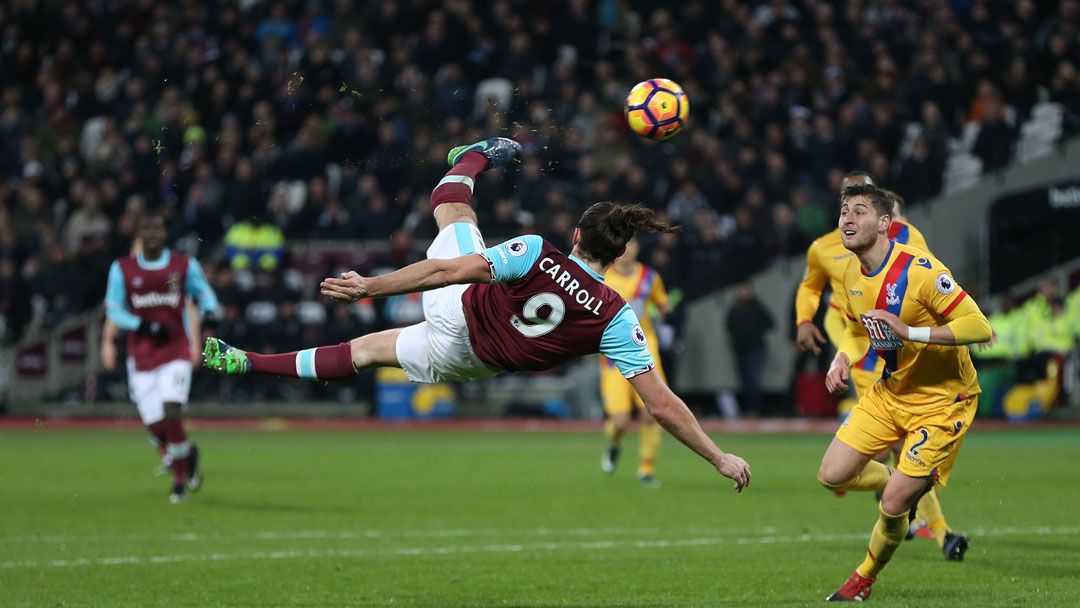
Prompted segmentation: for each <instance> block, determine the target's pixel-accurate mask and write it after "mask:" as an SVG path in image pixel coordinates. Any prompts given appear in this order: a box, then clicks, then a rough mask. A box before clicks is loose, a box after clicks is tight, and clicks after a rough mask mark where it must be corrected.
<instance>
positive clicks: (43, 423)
mask: <svg viewBox="0 0 1080 608" xmlns="http://www.w3.org/2000/svg"><path fill="white" fill-rule="evenodd" d="M839 424H840V422H839V421H838V420H831V419H826V420H809V419H799V418H776V419H762V420H740V421H737V422H726V421H723V420H702V421H701V426H702V427H703V428H704V429H705V430H706V431H709V432H715V433H832V432H835V431H836V428H837V426H839ZM187 426H188V428H190V429H193V430H214V431H369V432H370V431H487V432H493V433H502V432H522V431H526V432H541V433H564V432H577V433H581V432H599V431H600V429H601V423H600V421H598V420H545V419H528V418H509V419H473V420H407V421H387V420H378V419H355V418H194V419H188V420H187ZM974 426H975V429H976V430H977V431H1006V430H1060V429H1077V428H1080V420H1056V421H1055V420H1051V421H1046V420H1042V421H1038V422H1029V423H1011V422H1007V421H1004V420H978V421H976V422H975V425H974ZM140 428H142V424H141V423H140V422H139V419H138V418H8V417H0V430H47V429H49V430H84V429H105V430H132V429H140Z"/></svg>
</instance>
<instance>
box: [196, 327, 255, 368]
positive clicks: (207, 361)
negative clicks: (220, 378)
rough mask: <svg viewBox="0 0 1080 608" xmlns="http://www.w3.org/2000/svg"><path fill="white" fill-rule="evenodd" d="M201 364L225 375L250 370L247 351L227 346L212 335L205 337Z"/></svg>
mask: <svg viewBox="0 0 1080 608" xmlns="http://www.w3.org/2000/svg"><path fill="white" fill-rule="evenodd" d="M203 365H205V366H206V367H209V368H210V369H212V370H214V371H215V372H217V373H219V374H225V375H227V376H243V375H244V374H247V373H248V372H249V371H251V360H249V359H248V357H247V351H242V350H240V349H239V348H236V347H234V346H229V345H228V344H226V343H225V342H224V341H223V340H219V339H217V338H214V337H210V338H207V339H206V347H205V348H203Z"/></svg>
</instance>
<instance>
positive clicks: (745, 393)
mask: <svg viewBox="0 0 1080 608" xmlns="http://www.w3.org/2000/svg"><path fill="white" fill-rule="evenodd" d="M727 328H728V333H729V334H730V335H731V349H732V351H733V352H734V355H735V365H736V368H737V369H738V372H739V381H740V383H741V385H742V387H741V393H742V399H741V401H742V410H743V413H744V414H746V415H747V416H750V417H757V416H758V415H759V414H761V369H762V368H763V367H764V366H765V333H766V332H768V331H769V330H770V329H772V328H773V319H772V315H770V314H769V311H768V310H766V309H765V307H764V306H763V305H762V304H761V302H759V301H758V299H757V295H756V294H755V293H754V288H753V286H752V285H750V284H749V283H740V284H739V286H738V287H737V288H736V292H735V304H734V305H733V306H732V307H731V310H730V311H729V312H728V317H727Z"/></svg>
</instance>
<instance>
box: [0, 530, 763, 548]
mask: <svg viewBox="0 0 1080 608" xmlns="http://www.w3.org/2000/svg"><path fill="white" fill-rule="evenodd" d="M663 531H664V530H661V529H660V528H524V529H519V530H512V529H511V530H507V529H497V528H481V529H471V530H470V529H466V528H456V529H448V530H280V531H279V530H265V531H260V532H252V533H250V534H240V535H224V534H195V533H190V532H189V533H184V534H167V535H160V534H87V535H78V534H70V535H60V534H35V535H32V536H9V537H6V538H5V537H0V545H3V544H20V543H47V544H67V543H78V542H95V543H102V542H134V541H145V540H164V541H169V542H203V541H215V540H252V539H254V540H290V539H305V538H330V539H355V538H460V537H469V536H598V535H611V536H625V535H628V534H659V533H661V532H663ZM702 531H706V532H708V533H711V534H738V533H743V532H745V531H740V530H738V529H736V528H731V529H728V530H717V529H711V530H697V529H687V530H683V532H685V533H700V532H702ZM762 531H763V532H766V533H768V532H775V531H776V530H775V528H763V529H762Z"/></svg>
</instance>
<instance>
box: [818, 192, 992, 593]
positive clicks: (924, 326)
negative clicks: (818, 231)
mask: <svg viewBox="0 0 1080 608" xmlns="http://www.w3.org/2000/svg"><path fill="white" fill-rule="evenodd" d="M892 212H893V211H892V202H891V201H890V200H889V198H888V197H887V196H886V194H885V192H884V191H882V190H881V189H880V188H877V187H875V186H870V185H858V186H850V187H848V188H845V189H844V190H843V192H842V193H841V211H840V230H841V235H842V239H843V244H844V247H846V248H847V249H848V250H850V251H851V252H852V253H854V254H855V256H856V257H854V258H852V259H850V260H849V262H848V266H847V268H846V269H845V271H844V275H843V277H842V282H841V284H842V285H843V286H844V288H845V289H846V293H847V297H846V298H845V299H844V301H843V303H842V304H841V307H842V311H841V312H843V313H844V314H845V316H846V317H847V318H848V319H849V320H851V321H857V324H856V323H850V324H848V325H847V327H846V329H845V333H844V337H843V340H842V342H841V344H840V348H839V349H838V352H837V354H836V358H835V359H833V363H832V365H831V367H830V368H829V373H828V375H827V376H826V382H825V383H826V387H827V388H828V390H829V391H830V392H832V393H833V394H834V395H835V394H841V393H843V392H845V391H847V390H848V381H849V379H850V378H851V373H850V370H851V362H852V361H854V360H856V359H859V358H861V357H863V356H864V355H865V353H866V351H867V349H868V348H873V349H874V350H875V352H877V354H878V355H879V356H880V357H881V358H882V359H884V361H885V368H884V371H883V373H882V378H881V380H880V381H879V382H876V383H874V385H873V386H871V387H870V389H869V390H867V391H866V392H865V393H863V394H862V395H861V396H860V397H859V403H858V404H857V405H856V406H855V408H854V409H853V410H852V412H851V415H850V416H849V417H848V418H847V420H845V421H844V423H843V425H842V426H841V427H840V429H839V430H838V431H837V432H836V437H835V438H834V439H833V441H832V443H831V444H830V445H829V448H828V450H827V451H826V453H825V456H824V457H823V458H822V462H821V467H820V469H819V470H818V479H819V481H820V482H821V484H822V485H823V486H825V487H826V488H827V489H829V490H832V491H837V490H863V491H877V490H881V491H883V496H882V499H881V502H880V505H879V515H878V522H877V525H876V526H875V527H874V530H873V533H872V534H871V537H870V545H869V548H868V551H867V556H866V559H865V560H864V561H863V563H862V564H860V565H859V567H858V568H857V569H856V570H855V572H854V573H852V575H851V577H850V578H849V579H848V581H847V582H846V583H844V585H843V586H841V587H840V589H838V590H837V591H836V592H835V593H833V594H832V595H831V596H829V598H828V599H829V600H830V601H852V600H854V601H862V600H865V599H867V598H868V597H870V589H871V585H872V584H873V582H874V581H875V580H876V578H877V575H878V573H880V572H881V570H882V569H883V568H884V567H885V565H886V564H887V563H888V562H889V560H890V559H891V558H892V556H893V553H895V552H896V549H897V547H899V545H900V543H902V542H903V540H904V537H905V536H906V535H907V532H908V514H909V512H910V511H911V509H912V507H914V506H915V504H916V503H917V502H918V500H919V498H920V497H921V496H922V495H923V494H924V493H926V492H927V491H929V490H930V489H931V487H932V486H933V485H934V484H935V483H940V484H941V485H945V484H946V483H947V482H948V479H949V473H950V472H951V470H952V467H953V465H954V464H955V462H956V457H957V455H958V453H959V450H960V445H961V443H962V442H963V439H964V435H965V434H966V433H967V430H968V428H969V427H970V426H971V422H972V420H973V419H974V418H975V411H976V409H977V404H978V394H979V392H980V388H979V383H978V378H977V375H976V373H975V368H974V366H973V365H972V363H971V355H970V352H969V350H968V349H967V348H965V347H964V346H966V345H967V344H975V343H979V342H987V341H989V340H990V339H991V335H992V334H991V329H990V323H989V322H988V321H987V320H986V317H985V316H984V315H983V313H982V311H980V310H979V307H978V305H977V304H976V303H975V302H974V300H972V299H971V298H970V297H968V296H967V292H965V291H964V290H962V289H960V287H959V286H958V285H957V284H956V281H955V280H954V279H953V277H952V273H950V272H949V269H948V268H946V267H945V266H944V265H943V264H942V263H941V262H940V261H939V260H937V259H936V258H934V257H933V256H931V255H930V254H929V253H927V252H926V251H924V250H922V249H918V248H916V247H911V246H908V245H903V244H899V243H897V242H896V241H893V240H890V239H889V234H890V224H891V217H890V216H891V214H892ZM901 440H903V441H904V451H903V456H902V457H901V459H900V463H899V464H898V465H897V468H896V470H895V471H894V470H891V469H889V467H887V466H885V465H884V464H882V463H880V462H877V461H875V460H873V457H874V456H875V455H877V454H879V453H881V452H882V451H883V450H885V449H886V448H888V447H889V446H890V445H892V444H893V443H896V442H897V441H901ZM951 540H952V539H951ZM949 542H950V541H947V544H948V543H949ZM952 542H953V544H957V545H960V544H962V545H963V547H961V548H958V550H959V552H960V555H961V556H962V554H963V551H964V550H966V548H967V541H966V539H963V541H962V542H960V540H959V539H956V540H953V541H952Z"/></svg>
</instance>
